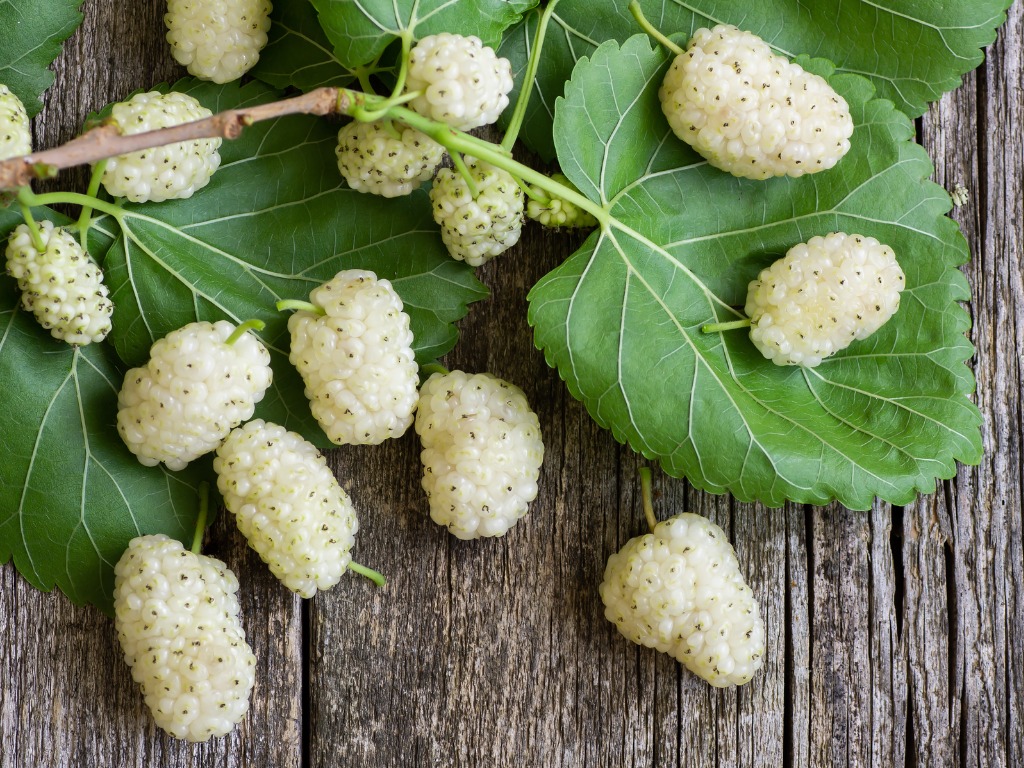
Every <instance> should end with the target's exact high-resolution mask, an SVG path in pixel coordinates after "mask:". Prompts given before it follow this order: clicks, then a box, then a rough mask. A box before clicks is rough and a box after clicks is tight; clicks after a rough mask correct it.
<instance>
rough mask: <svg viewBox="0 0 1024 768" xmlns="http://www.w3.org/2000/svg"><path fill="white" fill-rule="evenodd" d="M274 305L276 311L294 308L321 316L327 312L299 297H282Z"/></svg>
mask: <svg viewBox="0 0 1024 768" xmlns="http://www.w3.org/2000/svg"><path fill="white" fill-rule="evenodd" d="M274 306H275V307H277V311H278V312H287V311H288V310H289V309H295V310H300V311H305V312H312V313H313V314H314V315H320V316H321V317H323V316H324V315H326V314H327V311H326V310H325V309H324V308H323V307H318V306H317V305H316V304H312V303H310V302H308V301H302V300H301V299H282V300H281V301H279V302H277V304H275V305H274Z"/></svg>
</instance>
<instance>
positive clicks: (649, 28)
mask: <svg viewBox="0 0 1024 768" xmlns="http://www.w3.org/2000/svg"><path fill="white" fill-rule="evenodd" d="M629 12H630V13H632V14H633V18H634V19H636V23H637V24H639V25H640V28H641V29H642V30H643V31H644V32H646V33H647V34H648V35H650V36H651V37H653V38H654V39H655V40H657V41H658V42H659V43H661V44H662V45H664V46H665V47H666V48H668V49H669V50H670V51H672V53H674V54H675V55H676V56H678V55H679V54H681V53H682V52H683V49H682V48H680V47H679V46H678V45H676V44H675V43H673V42H672V41H671V40H669V39H668V38H667V37H665V35H664V33H662V31H661V30H660V29H658V28H657V27H655V26H654V25H653V24H651V22H649V21H648V20H647V17H646V16H644V12H643V11H641V10H640V3H639V2H638V0H632V2H630V4H629Z"/></svg>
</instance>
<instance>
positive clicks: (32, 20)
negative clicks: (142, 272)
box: [0, 0, 82, 117]
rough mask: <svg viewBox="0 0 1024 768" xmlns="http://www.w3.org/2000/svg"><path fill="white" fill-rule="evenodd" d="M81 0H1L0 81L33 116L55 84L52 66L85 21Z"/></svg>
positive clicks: (30, 115)
mask: <svg viewBox="0 0 1024 768" xmlns="http://www.w3.org/2000/svg"><path fill="white" fill-rule="evenodd" d="M81 5H82V0H0V83H3V84H4V85H6V86H7V87H9V88H10V89H11V90H12V91H13V92H14V93H16V94H17V96H18V98H19V99H21V101H22V103H24V105H25V109H26V110H28V114H29V117H32V116H33V115H35V114H36V113H37V112H39V110H40V109H42V108H43V102H42V95H43V93H44V92H45V91H46V89H47V88H49V87H50V86H51V85H53V72H51V71H50V65H51V64H52V63H53V61H54V59H56V58H57V57H58V56H59V55H60V51H61V46H62V45H63V43H64V41H65V40H67V39H68V38H69V37H70V36H71V33H72V32H74V31H75V30H76V29H78V27H79V25H80V24H81V23H82V14H81V13H80V12H79V10H78V9H79V8H80V7H81Z"/></svg>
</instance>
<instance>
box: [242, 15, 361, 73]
mask: <svg viewBox="0 0 1024 768" xmlns="http://www.w3.org/2000/svg"><path fill="white" fill-rule="evenodd" d="M270 19H271V26H270V33H269V35H270V40H269V42H268V43H267V47H266V48H264V49H263V51H262V53H260V60H259V62H257V64H256V66H255V67H253V69H252V70H251V71H250V72H249V74H251V75H253V76H254V77H256V78H258V79H260V80H262V81H263V82H264V83H267V84H268V85H271V86H273V87H274V88H288V87H289V86H291V87H295V88H298V89H299V90H301V91H311V90H313V89H314V88H319V87H321V86H325V85H330V86H339V87H345V86H348V85H349V84H351V82H352V81H353V79H354V78H353V75H352V73H351V72H350V71H349V70H348V69H346V68H345V67H344V66H342V64H341V62H339V61H338V59H337V57H335V55H334V51H333V50H331V42H330V40H328V39H327V37H326V36H325V35H324V31H323V29H321V28H320V22H319V21H318V20H317V15H316V9H315V8H314V7H313V5H312V3H311V2H309V0H288V2H284V3H275V4H274V10H273V11H272V12H271V14H270Z"/></svg>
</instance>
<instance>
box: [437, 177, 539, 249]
mask: <svg viewBox="0 0 1024 768" xmlns="http://www.w3.org/2000/svg"><path fill="white" fill-rule="evenodd" d="M466 167H467V169H468V170H469V175H470V176H471V177H472V179H473V182H474V183H475V184H476V189H477V197H476V199H473V194H472V192H471V191H470V188H469V186H468V185H467V184H466V180H465V179H464V178H463V177H462V174H460V173H459V172H458V171H455V170H452V169H450V168H442V169H441V170H440V171H438V174H437V176H435V177H434V185H433V187H432V188H431V190H430V202H431V204H432V206H433V212H434V221H436V222H437V224H438V226H440V227H441V239H442V240H443V241H444V244H445V245H446V246H447V247H448V252H449V253H450V254H451V255H452V256H453V257H454V258H456V259H458V260H459V261H464V262H466V263H467V264H469V265H470V266H472V267H479V266H480V265H481V264H484V263H486V262H488V261H490V260H491V259H493V258H494V257H495V256H497V255H499V254H501V253H504V252H505V251H507V250H508V249H509V248H511V247H512V246H513V245H515V244H516V243H518V242H519V236H520V234H521V233H522V231H523V220H524V216H525V212H524V204H523V190H522V188H521V187H520V186H519V184H518V183H517V182H516V180H515V179H513V178H512V176H511V175H509V174H508V173H507V172H506V171H503V170H502V169H501V168H496V167H494V166H493V165H489V164H487V163H485V162H482V161H480V160H477V159H476V158H472V157H467V158H466Z"/></svg>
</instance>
